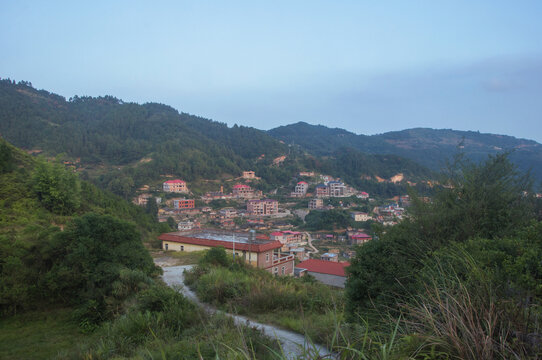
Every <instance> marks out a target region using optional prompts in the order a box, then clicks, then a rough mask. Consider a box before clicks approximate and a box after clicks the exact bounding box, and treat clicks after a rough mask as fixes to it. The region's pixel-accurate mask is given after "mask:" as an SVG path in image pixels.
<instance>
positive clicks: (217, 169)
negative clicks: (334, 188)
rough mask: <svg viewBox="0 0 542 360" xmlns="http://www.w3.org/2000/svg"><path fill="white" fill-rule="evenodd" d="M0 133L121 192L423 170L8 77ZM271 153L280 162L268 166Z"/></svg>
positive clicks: (414, 175)
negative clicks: (182, 183) (307, 174)
mask: <svg viewBox="0 0 542 360" xmlns="http://www.w3.org/2000/svg"><path fill="white" fill-rule="evenodd" d="M0 134H1V135H2V136H3V137H4V138H5V139H6V140H8V141H10V142H11V143H13V144H15V145H16V146H18V147H21V148H24V149H26V150H28V151H34V152H38V153H43V154H44V155H46V156H51V157H52V156H57V155H63V156H64V157H65V158H67V159H68V160H69V161H70V162H72V163H75V166H76V167H77V170H78V171H80V172H81V173H82V177H83V178H85V179H89V180H91V181H93V182H94V183H95V184H97V185H99V186H100V187H102V188H105V189H109V190H111V191H113V192H114V193H116V194H118V195H121V196H123V197H125V198H129V197H130V196H132V195H133V194H134V192H135V191H136V189H137V188H139V187H140V186H142V185H144V184H149V183H150V184H154V185H158V184H160V182H161V181H163V180H164V179H165V178H166V175H169V176H178V177H181V178H183V179H184V180H187V181H189V182H199V181H201V180H203V179H220V178H233V177H236V176H239V175H240V174H241V172H242V171H243V170H249V169H250V170H254V171H256V173H257V174H258V176H260V177H261V178H262V179H263V180H262V182H261V183H260V184H258V186H260V187H261V189H262V190H270V189H271V188H273V187H276V186H277V185H281V184H287V183H288V181H289V180H290V179H291V178H292V176H294V175H295V174H296V173H297V171H299V170H301V169H305V170H314V171H318V172H324V173H330V175H333V176H341V177H345V178H348V179H347V181H350V182H351V183H352V184H354V185H355V184H356V183H358V182H359V181H360V179H362V178H367V177H371V178H372V179H373V181H374V179H376V177H377V176H378V177H380V178H385V179H388V178H390V177H392V176H394V175H396V174H398V173H403V174H405V176H406V177H407V179H408V180H421V179H427V177H429V176H431V172H430V171H428V170H427V169H426V168H424V167H422V166H419V165H417V164H415V163H413V162H412V161H407V160H405V159H403V158H401V157H398V156H385V157H382V156H373V155H366V154H360V153H359V152H357V151H355V150H354V149H346V148H343V147H341V148H337V149H335V150H336V151H334V152H333V153H328V154H326V156H325V157H316V158H315V157H313V156H312V155H306V154H305V153H304V151H298V150H297V149H296V148H295V147H290V146H288V145H287V144H284V143H283V142H281V141H278V140H276V139H275V138H273V137H272V136H270V135H269V134H267V133H266V132H265V131H261V130H257V129H254V128H249V127H243V126H237V125H235V126H233V127H228V126H227V125H225V124H223V123H219V122H216V121H211V120H208V119H204V118H201V117H198V116H193V115H189V114H185V113H179V112H177V111H176V110H175V109H173V108H171V107H169V106H166V105H162V104H156V103H147V104H143V105H139V104H135V103H125V102H123V101H122V100H119V99H117V98H115V97H112V96H104V97H97V98H93V97H79V96H75V97H73V98H71V99H69V100H68V101H66V99H64V98H63V97H61V96H58V95H55V94H52V93H49V92H47V91H45V90H36V89H34V88H33V87H32V86H31V84H30V83H27V82H19V83H15V82H13V81H11V80H1V81H0ZM342 145H343V146H348V145H349V144H342ZM278 156H286V161H284V162H283V163H282V164H281V165H280V166H273V165H272V164H273V159H274V158H276V157H278ZM119 171H120V172H119ZM215 190H216V189H215Z"/></svg>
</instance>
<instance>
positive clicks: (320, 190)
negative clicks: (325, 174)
mask: <svg viewBox="0 0 542 360" xmlns="http://www.w3.org/2000/svg"><path fill="white" fill-rule="evenodd" d="M316 196H317V197H327V196H329V187H328V186H327V185H324V184H320V185H316Z"/></svg>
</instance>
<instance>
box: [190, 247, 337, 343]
mask: <svg viewBox="0 0 542 360" xmlns="http://www.w3.org/2000/svg"><path fill="white" fill-rule="evenodd" d="M186 283H187V284H188V285H189V286H191V287H193V288H194V290H195V291H196V293H197V295H198V297H199V298H200V299H201V300H202V301H204V302H208V303H210V304H213V305H215V306H218V307H220V308H223V309H225V310H228V311H232V312H235V313H238V314H241V315H248V316H249V317H252V318H255V319H256V320H260V321H265V322H270V323H274V324H277V325H280V326H283V327H285V328H288V329H291V330H294V331H297V332H300V333H303V334H307V335H308V336H309V337H310V338H311V339H312V340H313V341H316V342H321V343H331V342H332V339H333V335H334V329H335V323H336V322H337V321H340V320H341V319H342V316H343V315H342V314H343V296H342V291H341V290H339V289H332V288H330V287H328V286H326V285H323V284H320V283H318V282H316V281H314V280H311V278H310V277H307V278H306V279H303V278H302V279H294V278H291V277H275V276H273V275H272V274H271V273H269V272H267V271H265V270H262V269H256V268H253V267H251V266H249V265H247V264H244V263H243V262H239V261H238V262H233V260H232V259H231V258H230V257H229V256H228V255H227V254H226V252H225V251H224V249H223V248H213V249H211V250H209V251H208V252H207V254H206V255H205V256H204V257H203V258H202V259H201V261H200V263H199V265H198V266H197V267H195V268H194V269H193V270H192V271H190V272H188V274H186ZM300 314H301V316H300Z"/></svg>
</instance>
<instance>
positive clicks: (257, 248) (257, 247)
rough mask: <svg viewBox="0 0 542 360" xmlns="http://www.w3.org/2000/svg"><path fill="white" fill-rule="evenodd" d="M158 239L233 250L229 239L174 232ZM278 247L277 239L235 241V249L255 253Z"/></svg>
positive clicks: (279, 243)
mask: <svg viewBox="0 0 542 360" xmlns="http://www.w3.org/2000/svg"><path fill="white" fill-rule="evenodd" d="M259 238H260V237H259ZM158 239H159V240H162V241H173V242H178V243H182V244H192V245H201V246H209V247H218V246H223V247H224V248H226V249H232V250H233V242H231V241H221V240H209V239H201V238H196V237H190V236H182V235H176V234H175V233H167V234H162V235H160V236H158ZM280 247H282V244H281V242H280V241H277V240H275V241H269V242H266V243H264V244H250V245H249V244H245V243H238V242H236V243H235V250H245V251H254V252H257V253H260V252H264V251H267V250H272V249H278V248H280Z"/></svg>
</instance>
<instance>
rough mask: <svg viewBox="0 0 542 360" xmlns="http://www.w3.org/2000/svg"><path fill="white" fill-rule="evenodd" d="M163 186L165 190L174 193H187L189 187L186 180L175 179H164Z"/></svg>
mask: <svg viewBox="0 0 542 360" xmlns="http://www.w3.org/2000/svg"><path fill="white" fill-rule="evenodd" d="M162 188H163V190H164V191H165V192H174V193H187V192H188V187H186V182H185V181H183V180H179V179H175V180H168V181H164V183H163V184H162Z"/></svg>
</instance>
